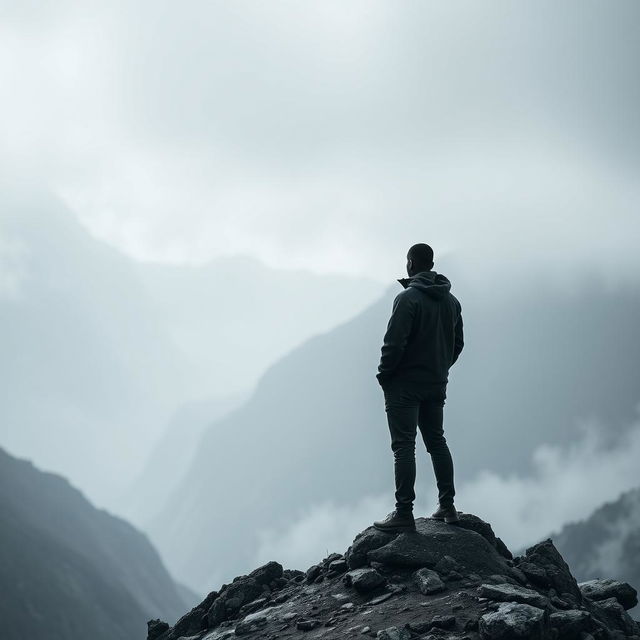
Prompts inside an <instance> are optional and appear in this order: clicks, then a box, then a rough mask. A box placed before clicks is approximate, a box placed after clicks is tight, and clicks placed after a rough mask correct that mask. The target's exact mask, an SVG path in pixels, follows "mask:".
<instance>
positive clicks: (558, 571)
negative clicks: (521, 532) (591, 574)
mask: <svg viewBox="0 0 640 640" xmlns="http://www.w3.org/2000/svg"><path fill="white" fill-rule="evenodd" d="M525 561H526V562H528V563H531V564H533V565H536V566H537V567H538V568H539V569H541V570H544V575H545V576H546V579H547V580H548V584H549V586H550V587H553V588H554V589H555V590H556V592H557V593H558V594H560V595H562V594H569V595H570V596H571V598H572V599H573V600H574V601H575V602H576V603H577V604H581V603H582V592H581V591H580V588H579V587H578V583H577V582H576V579H575V578H574V577H573V575H572V574H571V571H570V570H569V566H568V565H567V563H566V562H565V561H564V559H563V558H562V556H561V555H560V553H559V552H558V550H557V549H556V548H555V546H554V544H553V542H552V541H551V539H549V538H547V540H544V541H542V542H539V543H538V544H535V545H533V546H532V547H529V548H528V549H527V550H526V552H525ZM518 566H521V565H520V563H518ZM564 597H566V596H564Z"/></svg>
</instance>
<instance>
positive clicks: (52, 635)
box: [0, 449, 190, 640]
mask: <svg viewBox="0 0 640 640" xmlns="http://www.w3.org/2000/svg"><path fill="white" fill-rule="evenodd" d="M180 591H181V589H179V588H178V587H177V586H176V584H175V583H174V582H173V579H172V578H171V576H170V575H169V573H168V572H167V570H166V569H165V567H164V565H163V564H162V561H161V560H160V557H159V555H158V553H157V552H156V551H155V549H154V548H153V547H152V546H151V544H150V543H149V540H148V539H147V537H146V536H145V535H144V534H142V533H141V532H139V531H137V530H136V529H134V528H133V527H132V526H131V525H130V524H128V523H127V522H125V521H124V520H121V519H120V518H116V517H114V516H112V515H110V514H109V513H107V512H106V511H103V510H99V509H96V508H95V507H93V506H92V505H91V504H90V503H89V502H88V501H87V500H86V499H85V498H84V496H83V495H82V494H81V493H80V492H79V491H78V490H77V489H74V488H73V487H72V486H71V485H70V484H69V483H68V482H67V481H66V480H65V479H64V478H62V477H60V476H58V475H55V474H51V473H43V472H42V471H39V470H38V469H36V468H35V467H34V466H33V465H32V464H31V463H30V462H28V461H25V460H19V459H17V458H13V457H12V456H10V455H8V454H7V453H6V452H5V451H4V450H2V449H0V593H2V597H1V598H0V619H1V620H2V623H1V625H2V631H1V632H0V636H1V637H2V638H3V640H24V639H25V638H30V639H32V640H85V639H86V638H91V639H92V640H119V639H120V640H131V638H135V637H136V636H139V635H141V633H142V630H143V629H144V625H145V623H146V621H147V620H148V619H149V617H157V616H166V617H167V618H169V619H172V620H175V619H176V618H177V617H178V615H179V614H180V613H181V612H182V611H183V609H184V608H185V606H188V604H189V603H190V599H186V598H183V597H182V596H181V595H180Z"/></svg>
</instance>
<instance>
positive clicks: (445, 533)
mask: <svg viewBox="0 0 640 640" xmlns="http://www.w3.org/2000/svg"><path fill="white" fill-rule="evenodd" d="M366 555H367V559H368V560H375V561H377V562H382V563H384V564H385V565H388V566H393V567H410V568H416V569H417V568H420V567H428V568H430V569H432V568H434V567H436V565H437V564H438V562H439V561H440V560H441V558H442V557H443V556H450V557H451V558H455V563H456V564H457V565H459V567H460V568H459V569H457V571H458V572H459V573H463V572H464V573H468V572H475V573H479V574H480V575H490V574H492V573H501V574H505V575H510V574H511V569H510V567H509V566H508V565H507V564H506V560H505V559H504V558H503V557H502V556H500V555H499V554H498V552H497V551H496V550H495V549H494V548H493V547H492V546H491V545H490V544H489V542H487V540H486V539H485V538H484V537H482V536H481V535H480V534H478V533H476V532H475V531H471V530H468V529H465V528H461V527H456V526H451V525H448V524H446V523H444V522H440V521H438V520H432V519H424V518H417V519H416V530H415V531H414V532H410V533H399V534H396V536H395V537H393V538H392V539H390V540H389V542H387V543H386V544H383V545H382V546H378V547H376V548H375V549H372V550H369V551H367V554H366Z"/></svg>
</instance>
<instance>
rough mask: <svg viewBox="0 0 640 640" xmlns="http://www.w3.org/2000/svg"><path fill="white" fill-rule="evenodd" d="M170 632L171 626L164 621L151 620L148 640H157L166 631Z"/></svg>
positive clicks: (148, 628)
mask: <svg viewBox="0 0 640 640" xmlns="http://www.w3.org/2000/svg"><path fill="white" fill-rule="evenodd" d="M168 630H169V625H168V624H167V623H166V622H163V621H162V620H149V622H147V640H156V638H159V637H160V636H161V635H162V634H163V633H164V632H165V631H168Z"/></svg>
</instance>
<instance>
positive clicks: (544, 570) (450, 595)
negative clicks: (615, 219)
mask: <svg viewBox="0 0 640 640" xmlns="http://www.w3.org/2000/svg"><path fill="white" fill-rule="evenodd" d="M636 603H637V593H636V591H635V589H633V588H632V587H631V586H630V585H628V584H623V583H619V582H615V581H613V580H609V581H606V580H600V581H593V582H591V583H589V584H585V585H579V584H578V583H577V582H576V580H575V578H574V577H573V575H572V574H571V571H570V570H569V567H568V566H567V564H566V562H565V561H564V560H563V558H562V556H561V555H560V554H559V552H558V551H557V549H556V548H555V546H554V544H553V542H552V541H551V540H545V541H544V542H541V543H539V544H537V545H535V546H533V547H531V548H529V549H527V551H526V553H525V554H524V555H523V556H521V557H517V558H513V557H512V555H511V553H510V552H509V550H508V549H507V548H506V547H505V545H504V544H503V543H502V542H501V540H500V539H499V538H496V536H495V535H494V533H493V531H492V529H491V526H490V525H489V524H488V523H486V522H484V521H482V520H481V519H480V518H477V517H476V516H473V515H471V514H462V516H461V521H460V523H459V524H458V525H455V526H454V525H447V524H445V523H443V522H440V521H435V520H431V519H425V518H418V519H416V531H415V532H409V533H388V532H382V531H378V530H377V529H375V528H374V527H369V528H367V529H365V530H364V531H362V532H361V533H359V534H358V535H357V536H356V538H355V539H354V541H353V543H352V544H351V546H350V547H349V548H348V549H347V551H346V552H345V553H344V554H339V553H332V554H330V555H329V556H327V557H326V558H324V559H323V560H322V561H321V562H319V563H318V564H316V565H313V566H311V567H309V568H308V569H307V571H306V572H302V571H298V570H291V569H283V567H282V566H281V565H280V564H279V563H277V562H275V561H272V562H268V563H267V564H265V565H263V566H261V567H259V568H257V569H256V570H254V571H252V572H251V573H250V574H248V575H242V576H238V577H236V578H234V580H233V581H232V582H231V583H230V584H223V585H222V586H221V587H220V589H219V590H217V591H212V592H211V593H210V594H209V595H208V596H207V597H206V598H205V600H204V601H203V602H202V603H201V604H200V605H198V606H197V607H195V608H194V609H192V610H191V611H190V612H189V613H187V614H186V615H185V616H183V617H182V618H181V619H180V620H179V621H178V623H177V624H176V625H175V626H174V627H169V625H167V624H166V623H163V622H161V621H160V620H151V621H149V623H148V640H178V639H180V638H185V639H186V638H189V639H190V640H226V639H230V638H233V637H235V636H248V637H252V638H264V639H268V640H276V639H278V638H301V637H308V638H326V639H333V638H349V637H352V638H359V637H376V638H382V640H410V639H412V638H424V639H425V640H426V639H427V638H430V639H437V638H451V639H454V638H458V639H460V640H462V639H463V638H466V639H467V640H476V639H478V640H479V639H481V638H484V639H488V640H512V639H514V640H515V639H518V638H523V639H524V638H527V639H538V640H547V639H548V640H564V639H567V640H571V639H572V638H576V639H580V640H594V639H595V640H613V639H618V638H635V639H636V640H640V627H639V626H638V623H636V622H635V621H634V620H633V619H631V618H630V617H629V615H628V614H627V612H626V609H629V608H630V607H632V606H634V605H635V604H636Z"/></svg>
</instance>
